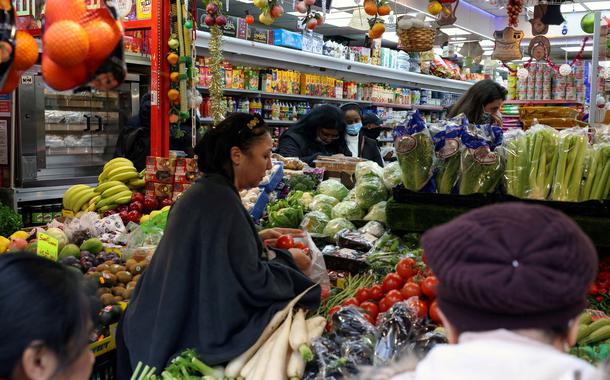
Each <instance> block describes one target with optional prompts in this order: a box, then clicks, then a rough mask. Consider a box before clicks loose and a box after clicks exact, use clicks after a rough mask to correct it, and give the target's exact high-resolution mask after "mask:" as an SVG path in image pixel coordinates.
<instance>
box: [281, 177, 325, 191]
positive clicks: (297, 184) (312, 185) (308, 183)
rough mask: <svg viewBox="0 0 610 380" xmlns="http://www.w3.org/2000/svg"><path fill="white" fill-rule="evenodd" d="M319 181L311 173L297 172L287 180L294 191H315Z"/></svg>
mask: <svg viewBox="0 0 610 380" xmlns="http://www.w3.org/2000/svg"><path fill="white" fill-rule="evenodd" d="M319 183H320V181H319V180H318V179H317V178H316V177H315V176H313V175H309V174H295V175H292V176H291V177H290V179H289V180H288V181H287V185H288V187H289V188H290V190H292V191H295V190H300V191H314V190H315V189H316V187H317V186H318V184H319Z"/></svg>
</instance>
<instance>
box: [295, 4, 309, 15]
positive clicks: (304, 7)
mask: <svg viewBox="0 0 610 380" xmlns="http://www.w3.org/2000/svg"><path fill="white" fill-rule="evenodd" d="M296 10H297V11H299V12H301V13H307V4H305V2H304V1H299V2H298V3H297V5H296Z"/></svg>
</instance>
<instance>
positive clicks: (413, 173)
mask: <svg viewBox="0 0 610 380" xmlns="http://www.w3.org/2000/svg"><path fill="white" fill-rule="evenodd" d="M394 147H395V148H396V156H397V157H398V163H399V165H400V169H401V173H402V182H403V184H404V186H405V188H407V189H408V190H411V191H420V190H421V189H423V188H424V186H426V184H427V183H428V181H429V180H430V178H431V177H432V157H433V155H434V145H433V143H432V138H431V137H430V131H428V129H427V128H426V122H425V121H424V119H422V117H421V115H420V114H419V111H416V112H415V113H413V114H411V115H410V116H409V118H408V119H407V121H406V123H402V124H399V125H398V126H397V127H396V128H395V129H394Z"/></svg>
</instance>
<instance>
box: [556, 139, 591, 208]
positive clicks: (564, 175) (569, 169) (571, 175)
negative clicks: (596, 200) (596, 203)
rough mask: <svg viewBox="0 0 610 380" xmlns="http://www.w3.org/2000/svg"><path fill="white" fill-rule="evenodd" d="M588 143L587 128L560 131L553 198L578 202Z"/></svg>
mask: <svg viewBox="0 0 610 380" xmlns="http://www.w3.org/2000/svg"><path fill="white" fill-rule="evenodd" d="M588 144H589V142H588V136H587V131H586V130H585V129H582V128H570V129H564V130H563V131H561V132H559V147H558V154H557V157H558V158H557V168H556V170H555V180H554V181H553V190H552V193H551V198H552V199H553V200H555V201H564V202H578V200H579V197H580V188H581V185H582V178H583V174H584V169H585V158H586V151H587V148H588ZM585 186H586V184H585Z"/></svg>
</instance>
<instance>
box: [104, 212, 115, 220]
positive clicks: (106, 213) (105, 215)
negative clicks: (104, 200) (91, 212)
mask: <svg viewBox="0 0 610 380" xmlns="http://www.w3.org/2000/svg"><path fill="white" fill-rule="evenodd" d="M114 214H116V211H114V210H108V211H106V212H104V218H107V217H109V216H112V215H114Z"/></svg>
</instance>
